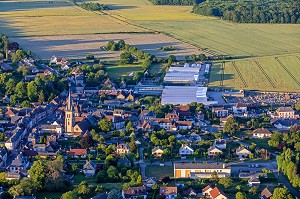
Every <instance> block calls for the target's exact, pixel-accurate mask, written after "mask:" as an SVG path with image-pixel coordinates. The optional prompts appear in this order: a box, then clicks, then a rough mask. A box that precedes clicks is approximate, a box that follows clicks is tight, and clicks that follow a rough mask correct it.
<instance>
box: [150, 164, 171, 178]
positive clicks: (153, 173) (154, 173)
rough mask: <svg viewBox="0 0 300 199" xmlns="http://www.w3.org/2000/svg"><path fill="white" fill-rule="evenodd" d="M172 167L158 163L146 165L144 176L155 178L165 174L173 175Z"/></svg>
mask: <svg viewBox="0 0 300 199" xmlns="http://www.w3.org/2000/svg"><path fill="white" fill-rule="evenodd" d="M173 173H174V171H173V167H171V166H164V167H161V166H158V165H148V166H147V167H146V176H148V177H155V178H156V179H160V178H163V177H165V176H169V177H173V176H174V174H173Z"/></svg>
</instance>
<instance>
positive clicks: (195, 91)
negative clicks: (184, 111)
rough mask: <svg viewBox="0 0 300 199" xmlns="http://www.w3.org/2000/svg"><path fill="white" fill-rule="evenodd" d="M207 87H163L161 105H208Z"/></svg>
mask: <svg viewBox="0 0 300 199" xmlns="http://www.w3.org/2000/svg"><path fill="white" fill-rule="evenodd" d="M206 93H207V87H198V86H165V88H164V90H163V92H162V98H161V104H162V105H165V104H173V105H187V104H190V103H192V102H197V103H203V104H205V105H209V104H211V103H213V102H209V101H207V95H206Z"/></svg>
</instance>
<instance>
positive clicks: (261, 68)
mask: <svg viewBox="0 0 300 199" xmlns="http://www.w3.org/2000/svg"><path fill="white" fill-rule="evenodd" d="M254 62H255V64H256V65H257V66H258V68H259V69H260V70H261V72H262V73H263V74H264V76H265V77H266V78H267V80H268V81H269V83H270V84H271V85H272V87H273V88H276V86H275V84H274V82H273V81H272V79H271V78H270V77H269V75H268V74H267V73H266V71H265V70H264V69H263V67H262V66H261V65H260V63H259V62H258V61H256V60H254Z"/></svg>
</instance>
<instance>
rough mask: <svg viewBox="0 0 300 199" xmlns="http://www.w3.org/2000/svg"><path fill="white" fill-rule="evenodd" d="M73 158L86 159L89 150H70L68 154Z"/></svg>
mask: <svg viewBox="0 0 300 199" xmlns="http://www.w3.org/2000/svg"><path fill="white" fill-rule="evenodd" d="M67 154H68V155H70V156H71V157H72V158H86V155H87V150H86V149H70V150H69V151H68V152H67Z"/></svg>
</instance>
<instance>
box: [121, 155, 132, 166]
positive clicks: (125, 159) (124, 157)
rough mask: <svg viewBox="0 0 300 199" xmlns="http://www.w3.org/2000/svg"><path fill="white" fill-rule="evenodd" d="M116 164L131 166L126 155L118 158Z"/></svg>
mask: <svg viewBox="0 0 300 199" xmlns="http://www.w3.org/2000/svg"><path fill="white" fill-rule="evenodd" d="M118 165H123V166H126V167H130V166H131V161H130V160H128V158H126V156H123V157H120V158H119V160H118Z"/></svg>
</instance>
